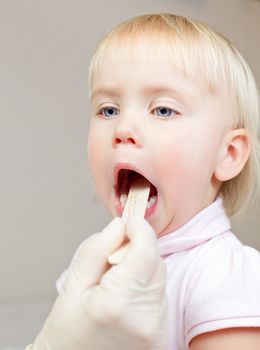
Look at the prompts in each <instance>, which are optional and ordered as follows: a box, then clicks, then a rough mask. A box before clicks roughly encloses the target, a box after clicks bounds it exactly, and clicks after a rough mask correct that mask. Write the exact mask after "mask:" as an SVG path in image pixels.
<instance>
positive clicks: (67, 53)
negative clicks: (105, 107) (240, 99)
mask: <svg viewBox="0 0 260 350" xmlns="http://www.w3.org/2000/svg"><path fill="white" fill-rule="evenodd" d="M156 11H157V12H158V11H160V12H173V13H177V14H182V15H187V16H191V17H195V18H197V19H200V20H203V21H206V22H207V23H208V24H210V25H211V26H213V27H214V28H215V29H217V30H218V31H220V32H222V33H223V34H225V35H227V36H228V37H229V38H230V39H231V40H233V41H234V43H235V44H236V46H237V47H238V49H239V50H240V51H241V53H242V54H243V55H244V57H245V58H246V59H247V60H248V62H249V64H250V66H251V68H252V70H253V72H254V74H255V77H256V80H257V82H258V85H259V82H260V40H259V33H260V2H259V1H257V0H229V1H226V0H219V1H215V0H208V1H206V0H205V1H203V0H200V1H199V0H197V1H195V0H193V1H192V0H190V1H188V0H179V1H177V0H176V1H174V0H157V1H156V0H149V1H148V0H138V1H134V0H132V1H130V0H129V1H127V0H125V1H122V0H109V1H101V0H95V1H86V0H84V1H83V0H82V1H80V0H76V1H66V0H44V1H36V0H23V1H20V0H0V43H1V44H0V101H1V103H0V125H1V127H0V152H1V156H0V159H1V169H0V217H1V219H0V232H1V236H0V259H1V261H0V275H1V288H0V302H1V303H13V302H28V301H35V300H36V301H37V300H52V299H53V298H54V297H55V295H56V290H55V287H54V282H55V280H56V279H57V277H58V276H59V274H60V273H61V272H62V271H63V269H65V268H66V267H67V265H68V263H69V261H70V259H71V257H72V255H73V253H74V251H75V249H76V248H77V246H78V245H79V244H80V242H82V241H83V240H84V239H85V238H86V237H87V236H88V235H90V234H91V233H93V232H96V231H98V230H100V229H102V228H103V227H104V225H105V224H106V223H107V222H108V221H109V219H110V217H109V215H108V214H107V213H106V211H105V209H104V208H103V207H102V206H101V205H100V204H99V203H98V201H97V200H96V198H95V195H94V194H93V191H92V189H91V181H90V178H89V173H88V166H87V155H86V147H87V129H88V116H89V107H88V92H87V66H88V63H89V61H90V57H91V54H92V53H93V50H94V48H95V46H96V45H97V43H98V41H99V40H100V39H101V38H102V37H103V36H104V35H105V34H106V33H107V32H108V31H109V30H110V29H112V27H113V26H114V25H116V24H118V23H119V22H121V21H123V20H124V19H127V18H129V17H132V16H135V15H140V14H143V13H148V12H156ZM259 226H260V219H259V208H257V207H255V205H253V204H252V205H251V207H249V209H248V210H247V212H246V213H245V215H244V217H240V218H238V219H237V220H236V221H235V222H234V231H235V232H236V233H237V235H238V236H239V237H240V239H241V240H242V241H243V242H244V243H246V244H249V245H252V246H254V247H256V248H258V249H260V235H259Z"/></svg>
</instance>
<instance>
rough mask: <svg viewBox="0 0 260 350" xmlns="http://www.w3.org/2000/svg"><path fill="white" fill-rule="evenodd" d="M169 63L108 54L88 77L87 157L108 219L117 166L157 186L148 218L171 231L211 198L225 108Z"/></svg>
mask: <svg viewBox="0 0 260 350" xmlns="http://www.w3.org/2000/svg"><path fill="white" fill-rule="evenodd" d="M199 78H200V77H198V80H194V79H191V78H189V77H187V76H185V75H184V74H182V73H181V72H180V71H178V70H176V69H175V68H174V67H173V66H172V65H171V64H170V63H169V62H165V63H164V64H162V63H156V62H155V63H146V59H145V57H144V58H143V59H141V58H140V59H139V60H138V62H132V63H130V62H124V63H114V62H113V61H112V59H110V58H106V59H105V62H104V64H103V65H102V67H101V68H100V69H99V70H98V72H96V73H95V75H94V79H93V86H92V87H93V89H92V92H93V95H92V96H93V98H92V99H91V107H92V117H91V124H90V132H89V145H88V152H89V154H88V156H89V164H90V168H91V172H92V175H93V177H94V181H95V184H96V188H97V193H98V195H99V197H100V198H101V200H102V201H103V203H104V204H105V206H106V207H107V208H108V210H109V211H110V213H111V214H112V215H113V216H116V215H121V214H122V207H121V205H120V204H119V200H118V196H117V194H116V191H115V187H116V186H117V180H118V178H117V174H118V170H119V169H121V168H130V169H134V170H136V171H138V172H140V173H141V174H143V175H144V176H145V177H146V178H147V179H148V180H149V181H150V182H151V183H152V184H153V185H154V186H155V187H156V189H157V192H158V193H157V194H158V195H157V202H156V205H154V206H153V207H152V210H151V209H150V210H149V213H148V212H147V214H146V219H147V220H148V221H149V222H150V224H151V225H152V226H153V228H154V229H155V231H156V232H157V234H158V235H159V234H160V235H163V234H166V233H169V232H171V231H173V230H175V229H177V228H178V227H180V226H181V225H183V224H184V223H185V222H187V221H188V220H189V219H190V218H191V217H192V216H194V215H195V214H196V213H197V212H199V211H200V210H201V209H203V208H205V207H206V206H207V205H209V204H210V203H212V202H213V201H214V199H215V196H216V193H217V191H218V189H219V185H220V182H219V181H218V180H217V179H216V178H215V176H214V170H215V166H216V163H217V160H218V151H219V146H220V144H221V141H222V138H223V136H224V133H225V122H224V117H226V115H224V114H225V113H224V112H223V106H220V103H219V100H218V98H217V97H216V96H213V94H212V93H211V92H210V91H209V90H208V88H207V87H206V86H203V84H202V83H201V80H199Z"/></svg>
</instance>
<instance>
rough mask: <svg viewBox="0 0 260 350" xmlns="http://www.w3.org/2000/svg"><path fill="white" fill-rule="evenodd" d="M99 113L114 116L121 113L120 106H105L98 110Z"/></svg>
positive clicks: (104, 115)
mask: <svg viewBox="0 0 260 350" xmlns="http://www.w3.org/2000/svg"><path fill="white" fill-rule="evenodd" d="M98 114H101V115H102V116H103V117H114V116H115V115H118V114H119V108H116V107H111V106H109V107H104V108H101V109H100V110H99V111H98Z"/></svg>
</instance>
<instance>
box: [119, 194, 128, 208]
mask: <svg viewBox="0 0 260 350" xmlns="http://www.w3.org/2000/svg"><path fill="white" fill-rule="evenodd" d="M119 200H120V203H121V205H122V207H123V208H124V207H125V205H126V200H127V194H121V196H120V198H119Z"/></svg>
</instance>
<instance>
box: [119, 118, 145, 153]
mask: <svg viewBox="0 0 260 350" xmlns="http://www.w3.org/2000/svg"><path fill="white" fill-rule="evenodd" d="M120 144H121V145H122V144H129V145H134V146H136V147H141V146H142V144H143V140H142V135H141V130H140V128H139V127H137V126H136V125H134V122H133V121H132V122H131V121H122V120H121V121H120V122H119V123H118V125H117V127H116V129H115V132H114V138H113V145H114V146H117V145H120Z"/></svg>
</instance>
